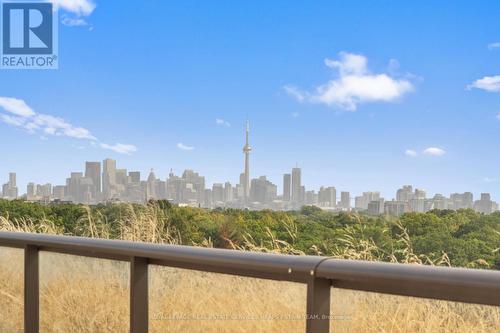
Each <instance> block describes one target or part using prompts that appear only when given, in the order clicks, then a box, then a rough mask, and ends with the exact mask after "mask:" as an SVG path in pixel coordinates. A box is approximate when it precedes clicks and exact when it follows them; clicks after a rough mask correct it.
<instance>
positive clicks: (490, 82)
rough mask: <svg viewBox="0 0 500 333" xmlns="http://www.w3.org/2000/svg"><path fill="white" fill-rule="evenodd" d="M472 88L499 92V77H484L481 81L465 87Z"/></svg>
mask: <svg viewBox="0 0 500 333" xmlns="http://www.w3.org/2000/svg"><path fill="white" fill-rule="evenodd" d="M472 88H477V89H483V90H486V91H489V92H500V75H495V76H485V77H483V78H482V79H479V80H476V81H474V82H473V83H472V84H469V85H468V86H467V89H468V90H470V89H472Z"/></svg>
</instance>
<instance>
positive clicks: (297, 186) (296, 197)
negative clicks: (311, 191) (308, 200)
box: [292, 168, 302, 205]
mask: <svg viewBox="0 0 500 333" xmlns="http://www.w3.org/2000/svg"><path fill="white" fill-rule="evenodd" d="M300 178H301V171H300V168H293V169H292V202H293V203H294V204H296V205H300V204H301V203H302V201H301V200H300V199H301V198H300V197H301V195H300V192H301V187H302V185H301V179H300Z"/></svg>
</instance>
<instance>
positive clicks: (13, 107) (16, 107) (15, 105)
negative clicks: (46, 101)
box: [0, 97, 35, 117]
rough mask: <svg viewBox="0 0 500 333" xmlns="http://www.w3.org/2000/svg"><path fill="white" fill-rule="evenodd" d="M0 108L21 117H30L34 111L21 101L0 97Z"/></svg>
mask: <svg viewBox="0 0 500 333" xmlns="http://www.w3.org/2000/svg"><path fill="white" fill-rule="evenodd" d="M0 107H1V108H3V109H4V110H5V111H7V112H10V113H13V114H15V115H17V116H21V117H30V116H33V115H35V111H33V110H32V109H31V108H30V107H29V106H28V105H27V104H26V103H25V102H24V101H23V100H22V99H17V98H12V97H0Z"/></svg>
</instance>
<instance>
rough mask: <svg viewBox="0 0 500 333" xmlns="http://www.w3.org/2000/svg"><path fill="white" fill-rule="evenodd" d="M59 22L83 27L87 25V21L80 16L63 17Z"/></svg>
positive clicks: (69, 25)
mask: <svg viewBox="0 0 500 333" xmlns="http://www.w3.org/2000/svg"><path fill="white" fill-rule="evenodd" d="M61 23H62V24H64V25H67V26H68V27H83V26H86V25H88V23H87V21H85V20H84V19H82V18H73V17H67V16H65V17H63V18H62V20H61Z"/></svg>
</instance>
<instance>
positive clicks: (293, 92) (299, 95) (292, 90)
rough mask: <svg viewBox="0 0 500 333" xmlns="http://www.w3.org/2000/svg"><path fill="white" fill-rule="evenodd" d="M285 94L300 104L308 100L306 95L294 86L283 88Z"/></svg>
mask: <svg viewBox="0 0 500 333" xmlns="http://www.w3.org/2000/svg"><path fill="white" fill-rule="evenodd" d="M283 89H284V90H285V92H286V93H287V94H288V95H290V96H292V97H293V98H295V99H296V100H297V101H299V102H303V101H304V100H305V99H306V93H303V92H301V91H300V90H299V89H298V88H297V87H295V86H292V85H286V86H284V87H283Z"/></svg>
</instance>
